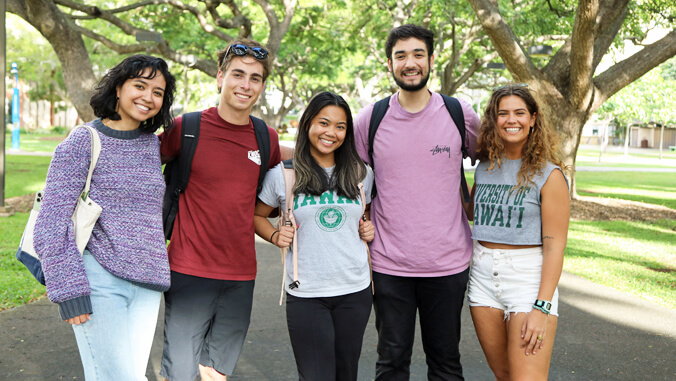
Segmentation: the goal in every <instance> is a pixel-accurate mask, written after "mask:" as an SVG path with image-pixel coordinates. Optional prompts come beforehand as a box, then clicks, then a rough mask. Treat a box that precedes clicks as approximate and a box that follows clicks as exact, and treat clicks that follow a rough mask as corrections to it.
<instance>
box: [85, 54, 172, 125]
mask: <svg viewBox="0 0 676 381" xmlns="http://www.w3.org/2000/svg"><path fill="white" fill-rule="evenodd" d="M146 69H150V70H149V71H148V72H146V75H145V76H143V74H144V71H145V70H146ZM158 73H159V74H162V76H163V77H164V81H165V82H166V87H165V89H164V98H163V100H162V107H161V108H160V111H159V112H158V113H157V115H155V116H154V117H153V118H150V119H148V120H146V121H144V122H143V123H141V125H140V126H139V129H140V130H141V131H143V132H150V133H153V132H155V131H157V129H158V128H160V127H165V128H168V127H171V125H172V123H173V120H174V118H173V116H172V115H171V105H172V103H174V93H175V92H176V78H174V76H173V75H172V74H171V73H170V72H169V67H168V66H167V63H166V62H165V61H164V60H163V59H162V58H158V57H152V56H148V55H145V54H136V55H133V56H131V57H127V58H125V59H124V60H122V62H120V63H119V64H117V66H115V67H114V68H112V69H110V70H108V72H107V73H106V74H105V75H104V76H103V78H101V81H99V83H98V84H97V85H96V86H94V95H92V97H91V99H90V100H89V104H90V105H91V106H92V108H93V109H94V115H96V116H97V117H99V118H101V119H110V120H120V119H121V117H120V114H118V113H117V111H115V109H116V108H117V89H118V88H119V87H121V86H122V85H123V84H124V83H125V82H126V81H127V80H128V79H132V78H145V79H153V78H155V76H157V74H158Z"/></svg>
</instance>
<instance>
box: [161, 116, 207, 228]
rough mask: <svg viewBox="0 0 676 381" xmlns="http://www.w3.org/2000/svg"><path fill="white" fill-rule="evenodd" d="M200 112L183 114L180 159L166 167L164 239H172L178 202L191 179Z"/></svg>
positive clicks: (163, 205)
mask: <svg viewBox="0 0 676 381" xmlns="http://www.w3.org/2000/svg"><path fill="white" fill-rule="evenodd" d="M201 117H202V113H201V112H200V111H196V112H189V113H187V114H183V117H182V118H181V148H180V151H179V154H178V157H176V158H174V160H172V161H170V162H169V163H167V165H165V167H164V181H165V183H166V185H167V190H166V192H165V193H164V199H163V202H162V225H163V226H164V238H165V239H171V234H172V232H173V231H174V221H175V220H176V215H177V214H178V201H179V197H180V195H181V193H183V192H184V191H185V188H186V187H187V186H188V180H189V179H190V170H191V168H192V159H193V157H194V156H195V150H196V149H197V142H198V140H199V134H200V118H201Z"/></svg>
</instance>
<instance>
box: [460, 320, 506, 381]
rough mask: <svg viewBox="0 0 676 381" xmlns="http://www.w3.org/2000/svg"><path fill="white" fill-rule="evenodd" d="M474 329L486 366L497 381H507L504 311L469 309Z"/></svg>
mask: <svg viewBox="0 0 676 381" xmlns="http://www.w3.org/2000/svg"><path fill="white" fill-rule="evenodd" d="M469 310H470V312H471V313H472V320H473V321H474V328H475V330H476V334H477V337H478V338H479V343H480V344H481V349H483V351H484V355H485V356H486V361H487V362H488V366H489V367H490V368H491V370H492V371H493V374H494V375H495V379H496V380H497V381H508V380H509V359H508V358H507V325H506V322H505V319H504V317H505V311H503V310H501V309H497V308H491V307H470V309H469Z"/></svg>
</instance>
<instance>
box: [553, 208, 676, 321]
mask: <svg viewBox="0 0 676 381" xmlns="http://www.w3.org/2000/svg"><path fill="white" fill-rule="evenodd" d="M563 269H564V270H565V271H568V272H570V273H573V274H577V275H580V276H582V277H584V278H587V279H590V280H591V281H593V282H596V283H600V284H603V285H606V286H609V287H613V288H616V289H618V290H620V291H624V292H627V293H629V294H633V295H636V296H638V297H641V298H643V299H646V300H649V301H651V302H654V303H657V304H660V305H662V306H664V307H668V308H671V309H676V221H673V220H661V221H654V222H649V223H647V222H633V221H571V222H570V229H569V231H568V245H567V247H566V254H565V259H564V266H563Z"/></svg>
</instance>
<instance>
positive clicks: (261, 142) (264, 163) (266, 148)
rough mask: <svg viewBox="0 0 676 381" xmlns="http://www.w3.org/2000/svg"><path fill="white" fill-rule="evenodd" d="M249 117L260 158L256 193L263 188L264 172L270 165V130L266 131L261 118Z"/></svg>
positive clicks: (266, 127) (266, 128)
mask: <svg viewBox="0 0 676 381" xmlns="http://www.w3.org/2000/svg"><path fill="white" fill-rule="evenodd" d="M250 118H251V121H252V122H253V126H254V131H255V132H256V142H257V143H258V153H259V155H260V158H261V170H260V173H259V174H258V186H257V187H256V194H258V193H260V192H261V189H262V188H263V180H264V179H265V174H266V173H267V172H268V166H269V165H270V131H268V125H267V124H266V123H265V121H263V119H259V118H256V117H255V116H250Z"/></svg>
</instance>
